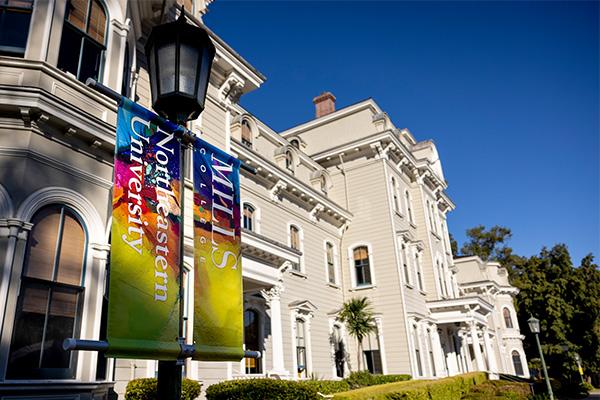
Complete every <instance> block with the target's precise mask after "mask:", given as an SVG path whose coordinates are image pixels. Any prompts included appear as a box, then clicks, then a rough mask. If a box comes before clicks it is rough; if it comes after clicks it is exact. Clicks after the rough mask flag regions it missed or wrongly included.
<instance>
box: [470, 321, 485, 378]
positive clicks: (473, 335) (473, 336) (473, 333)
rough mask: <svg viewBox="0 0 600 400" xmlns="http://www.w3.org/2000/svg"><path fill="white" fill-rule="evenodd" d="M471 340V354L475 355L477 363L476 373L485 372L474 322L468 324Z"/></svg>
mask: <svg viewBox="0 0 600 400" xmlns="http://www.w3.org/2000/svg"><path fill="white" fill-rule="evenodd" d="M470 331H471V340H472V342H473V353H475V361H476V363H477V370H478V371H485V364H484V363H483V354H481V345H480V344H479V335H478V334H477V326H476V325H475V322H471V324H470Z"/></svg>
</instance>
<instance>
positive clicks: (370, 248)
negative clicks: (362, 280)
mask: <svg viewBox="0 0 600 400" xmlns="http://www.w3.org/2000/svg"><path fill="white" fill-rule="evenodd" d="M361 246H366V247H367V251H368V252H369V272H370V274H371V284H368V285H361V286H357V285H356V269H355V267H354V249H356V248H357V247H361ZM348 265H349V267H350V279H351V281H352V282H351V283H352V289H355V290H357V289H358V290H360V289H368V288H372V287H375V285H376V281H375V263H374V261H373V246H372V245H371V243H369V242H357V243H353V244H352V245H351V246H350V247H348Z"/></svg>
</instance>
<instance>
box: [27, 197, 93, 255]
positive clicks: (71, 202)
mask: <svg viewBox="0 0 600 400" xmlns="http://www.w3.org/2000/svg"><path fill="white" fill-rule="evenodd" d="M54 203H57V204H65V205H68V206H70V207H72V208H73V209H74V210H75V211H76V212H77V213H78V214H79V216H80V217H81V218H82V219H83V222H84V224H85V227H86V229H87V231H88V233H89V237H90V243H104V239H105V238H104V222H103V221H102V218H100V215H99V214H98V212H97V211H96V208H95V207H94V205H93V204H92V203H91V202H90V201H89V200H88V199H86V198H85V197H84V196H83V195H82V194H80V193H78V192H76V191H74V190H71V189H68V188H64V187H56V186H53V187H47V188H43V189H40V190H38V191H36V192H34V193H32V194H31V195H29V197H27V199H25V200H24V201H23V203H21V206H20V207H19V209H18V210H17V213H16V218H17V219H19V220H22V221H30V220H31V218H32V217H33V215H34V214H35V213H36V211H37V210H39V209H40V208H41V207H43V206H45V205H48V204H54Z"/></svg>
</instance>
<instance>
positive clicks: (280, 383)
mask: <svg viewBox="0 0 600 400" xmlns="http://www.w3.org/2000/svg"><path fill="white" fill-rule="evenodd" d="M312 382H318V381H312ZM317 396H318V395H317V389H316V387H315V386H311V385H310V384H307V383H306V382H296V381H285V380H276V379H246V380H234V381H225V382H221V383H217V384H215V385H211V386H209V387H208V389H207V390H206V399H207V400H273V399H277V400H316V399H318V398H319V397H317Z"/></svg>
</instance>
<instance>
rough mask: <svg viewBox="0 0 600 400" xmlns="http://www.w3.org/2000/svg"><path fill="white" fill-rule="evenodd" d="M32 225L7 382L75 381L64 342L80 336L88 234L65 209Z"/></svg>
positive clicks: (47, 212)
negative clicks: (35, 380)
mask: <svg viewBox="0 0 600 400" xmlns="http://www.w3.org/2000/svg"><path fill="white" fill-rule="evenodd" d="M31 222H32V223H33V229H32V231H31V233H30V235H29V239H28V241H27V252H26V259H25V264H24V266H23V273H22V276H21V290H20V292H19V298H18V301H17V311H16V316H15V325H14V328H13V336H12V341H11V345H10V356H9V361H8V371H7V374H6V377H7V378H8V379H40V378H45V379H73V378H75V358H74V354H73V353H70V352H67V351H64V350H63V349H62V343H63V340H64V339H66V338H71V337H77V336H78V334H79V332H78V331H79V324H80V320H81V308H82V304H83V272H84V261H85V253H86V245H87V234H86V232H85V229H84V228H83V226H82V224H81V222H80V221H79V218H78V217H77V215H76V214H75V213H74V212H73V211H72V210H71V209H70V208H68V207H65V206H62V205H52V206H47V207H44V208H42V209H41V210H40V211H38V212H37V213H36V214H35V215H34V217H33V218H32V221H31Z"/></svg>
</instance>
